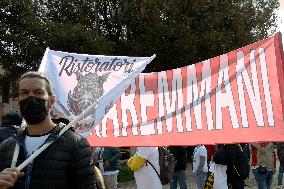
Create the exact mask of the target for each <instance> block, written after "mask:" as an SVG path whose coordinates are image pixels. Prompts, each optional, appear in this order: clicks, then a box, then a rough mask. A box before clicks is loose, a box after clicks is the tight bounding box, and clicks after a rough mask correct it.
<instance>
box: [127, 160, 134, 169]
mask: <svg viewBox="0 0 284 189" xmlns="http://www.w3.org/2000/svg"><path fill="white" fill-rule="evenodd" d="M132 158H133V157H131V158H130V159H129V160H128V161H127V166H128V167H129V168H130V164H131V162H132Z"/></svg>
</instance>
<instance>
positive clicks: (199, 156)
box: [192, 145, 208, 189]
mask: <svg viewBox="0 0 284 189" xmlns="http://www.w3.org/2000/svg"><path fill="white" fill-rule="evenodd" d="M192 166H193V174H194V180H195V183H196V184H197V187H198V189H203V188H204V184H205V181H206V178H207V172H208V167H207V150H206V148H205V146H204V145H198V146H196V147H195V149H194V152H193V164H192Z"/></svg>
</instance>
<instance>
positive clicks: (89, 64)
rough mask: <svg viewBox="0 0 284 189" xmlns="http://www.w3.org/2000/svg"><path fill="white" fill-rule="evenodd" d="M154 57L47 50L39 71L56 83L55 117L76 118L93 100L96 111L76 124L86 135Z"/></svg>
mask: <svg viewBox="0 0 284 189" xmlns="http://www.w3.org/2000/svg"><path fill="white" fill-rule="evenodd" d="M154 58H155V55H153V56H151V57H127V56H103V55H88V54H75V53H67V52H61V51H54V50H50V49H48V48H47V49H46V52H45V55H44V57H43V59H42V62H41V65H40V68H39V71H40V72H42V73H45V74H46V75H47V76H48V77H49V79H50V80H51V81H52V82H53V91H54V94H55V95H56V96H57V100H56V102H55V105H54V110H52V116H53V118H59V117H62V118H67V119H69V120H72V119H74V118H75V117H76V116H78V115H79V114H80V113H81V112H82V111H84V110H85V109H87V108H88V107H89V106H90V105H91V104H93V102H95V101H97V103H98V105H97V108H96V109H95V111H93V112H92V113H90V114H88V115H87V116H85V118H84V119H82V120H80V121H79V122H77V124H76V125H75V126H74V127H75V130H76V132H79V133H82V134H84V135H87V133H88V132H89V131H90V130H91V129H93V128H94V127H95V126H96V125H97V124H98V123H99V122H100V120H101V119H102V118H103V117H104V115H105V114H106V113H107V112H108V111H109V109H110V108H111V107H112V106H113V104H114V103H115V102H116V100H117V99H118V98H119V97H120V95H121V94H122V93H123V92H124V91H125V90H126V88H127V87H128V86H129V85H130V84H131V83H132V82H134V78H135V77H137V76H138V74H139V73H141V72H142V71H143V70H144V69H145V67H146V65H147V64H148V63H150V62H151V61H152V60H153V59H154Z"/></svg>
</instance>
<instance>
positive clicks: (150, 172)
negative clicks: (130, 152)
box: [127, 147, 162, 189]
mask: <svg viewBox="0 0 284 189" xmlns="http://www.w3.org/2000/svg"><path fill="white" fill-rule="evenodd" d="M146 160H148V161H149V162H151V163H152V165H153V166H154V167H155V169H156V170H157V171H158V173H160V166H159V151H158V147H137V149H136V154H135V155H134V156H133V157H131V158H130V159H129V160H128V162H127V165H128V166H129V168H130V169H131V170H133V171H134V177H135V181H136V185H137V189H162V184H161V181H160V178H159V177H158V175H157V173H156V172H155V170H154V169H153V167H152V166H151V165H150V164H149V163H147V162H145V161H146Z"/></svg>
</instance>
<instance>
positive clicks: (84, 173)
mask: <svg viewBox="0 0 284 189" xmlns="http://www.w3.org/2000/svg"><path fill="white" fill-rule="evenodd" d="M74 145H75V147H74V148H75V149H74V151H73V154H72V161H71V165H70V172H71V175H70V178H71V179H70V180H69V183H70V186H69V188H72V189H81V188H84V189H96V176H95V168H94V163H93V160H92V150H91V147H90V145H89V143H88V142H87V140H86V139H85V138H83V137H82V138H78V139H77V140H76V142H75V144H74Z"/></svg>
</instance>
